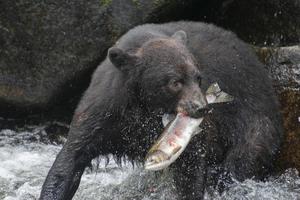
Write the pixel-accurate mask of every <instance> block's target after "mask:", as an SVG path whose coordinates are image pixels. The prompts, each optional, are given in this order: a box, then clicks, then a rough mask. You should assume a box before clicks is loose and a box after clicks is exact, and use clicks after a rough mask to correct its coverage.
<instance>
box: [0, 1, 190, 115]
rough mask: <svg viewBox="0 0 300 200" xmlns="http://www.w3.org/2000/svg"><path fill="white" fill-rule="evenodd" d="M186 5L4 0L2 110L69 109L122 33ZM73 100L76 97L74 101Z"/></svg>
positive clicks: (0, 31)
mask: <svg viewBox="0 0 300 200" xmlns="http://www.w3.org/2000/svg"><path fill="white" fill-rule="evenodd" d="M185 2H189V1H185ZM184 5H185V4H184V3H183V2H182V1H179V0H176V1H168V0H159V1H146V0H145V1H144V0H139V1H135V0H113V1H112V0H92V1H54V0H47V1H34V0H16V1H1V2H0V7H1V11H0V108H1V110H5V112H1V115H6V114H8V113H10V112H11V113H14V114H16V113H17V114H20V113H21V111H22V112H23V111H26V112H27V113H28V112H32V111H33V110H38V111H39V109H42V110H45V109H47V108H48V109H49V108H50V107H51V106H53V105H55V106H54V107H55V108H56V111H57V112H63V113H68V114H71V113H72V111H71V110H72V108H73V107H74V106H75V105H76V103H77V99H78V98H76V97H78V96H80V95H81V94H82V92H83V91H84V89H85V88H86V87H87V85H88V83H89V80H90V74H91V73H92V71H93V69H95V67H96V66H97V65H98V64H99V62H100V61H101V59H102V58H103V57H104V56H105V54H106V50H107V48H108V47H110V46H111V45H112V44H113V43H114V42H115V41H116V40H117V38H118V37H119V36H120V35H121V34H123V33H124V32H126V31H127V30H128V29H130V28H132V27H134V26H135V25H137V24H142V23H145V22H148V21H155V17H157V18H159V16H163V15H164V14H165V15H167V14H168V13H169V12H170V11H171V10H174V9H175V10H176V8H178V7H182V6H183V7H184ZM70 99H75V100H74V102H73V103H71V105H69V104H70V102H69V101H66V100H70ZM58 104H59V105H60V106H57V105H58ZM70 106H71V108H70V109H69V110H68V109H67V108H68V107H70ZM57 107H59V108H57ZM16 109H17V112H16ZM14 117H16V116H14Z"/></svg>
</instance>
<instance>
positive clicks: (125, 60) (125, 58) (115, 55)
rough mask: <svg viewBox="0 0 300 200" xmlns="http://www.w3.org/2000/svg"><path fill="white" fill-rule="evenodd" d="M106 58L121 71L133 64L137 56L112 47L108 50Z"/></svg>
mask: <svg viewBox="0 0 300 200" xmlns="http://www.w3.org/2000/svg"><path fill="white" fill-rule="evenodd" d="M108 58H109V60H110V61H111V63H112V64H113V65H114V66H115V67H117V68H118V69H120V70H121V71H127V70H128V69H129V68H130V67H132V65H134V64H135V62H136V59H137V56H135V55H130V54H128V53H126V52H125V51H123V50H122V49H120V48H117V47H112V48H110V49H109V50H108Z"/></svg>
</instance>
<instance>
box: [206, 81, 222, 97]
mask: <svg viewBox="0 0 300 200" xmlns="http://www.w3.org/2000/svg"><path fill="white" fill-rule="evenodd" d="M219 92H221V88H220V86H219V84H218V83H213V84H211V85H210V86H209V87H208V89H207V90H206V94H215V93H219Z"/></svg>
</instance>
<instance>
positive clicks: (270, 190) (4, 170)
mask: <svg viewBox="0 0 300 200" xmlns="http://www.w3.org/2000/svg"><path fill="white" fill-rule="evenodd" d="M60 149H61V145H55V144H51V143H50V142H49V140H48V139H47V134H46V133H45V131H44V130H43V127H39V128H35V129H33V130H32V131H28V132H26V131H25V132H24V131H23V132H15V131H12V130H1V131H0V200H2V199H4V200H33V199H37V198H38V196H39V193H40V190H41V186H42V184H43V181H44V179H45V176H46V174H47V172H48V170H49V168H50V166H51V164H52V163H53V161H54V159H55V156H56V154H57V153H58V152H59V150H60ZM95 163H96V162H95ZM95 163H94V165H96V164H95ZM121 197H122V198H121ZM74 199H76V200H79V199H87V200H96V199H97V200H100V199H101V200H103V199H105V200H110V199H137V200H140V199H142V200H151V199H152V200H153V199H161V200H163V199H166V200H167V199H170V200H171V199H172V200H173V199H176V195H175V188H174V184H173V182H172V178H171V175H170V173H168V171H165V172H164V173H163V174H161V175H157V174H154V173H149V172H148V173H146V172H144V171H143V170H142V169H140V168H139V167H133V166H132V165H131V164H130V163H125V164H124V166H123V167H122V168H121V167H119V166H117V165H116V163H115V162H114V161H113V160H111V162H109V164H108V165H106V163H105V160H103V161H100V165H99V167H98V168H95V169H94V170H90V169H87V170H86V171H85V173H84V175H83V177H82V181H81V184H80V187H79V189H78V191H77V192H76V195H75V198H74ZM205 199H206V200H211V199H218V200H219V199H220V200H221V199H222V200H223V199H228V200H229V199H230V200H244V199H245V200H246V199H257V200H261V199H262V200H274V199H276V200H289V199H291V200H296V199H300V178H299V175H298V172H297V171H296V170H293V169H290V170H287V171H286V172H285V173H284V174H282V175H281V176H279V177H272V178H270V179H269V180H268V181H266V182H258V181H253V180H246V181H244V182H236V183H234V184H233V185H232V186H231V187H230V189H229V190H228V191H226V192H224V193H223V194H221V195H220V194H217V193H216V194H210V195H208V194H206V195H205Z"/></svg>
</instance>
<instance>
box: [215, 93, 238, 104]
mask: <svg viewBox="0 0 300 200" xmlns="http://www.w3.org/2000/svg"><path fill="white" fill-rule="evenodd" d="M233 100H234V97H233V96H231V95H230V94H227V93H226V92H223V91H221V92H219V93H218V94H217V98H216V100H215V101H214V103H226V102H231V101H233Z"/></svg>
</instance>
